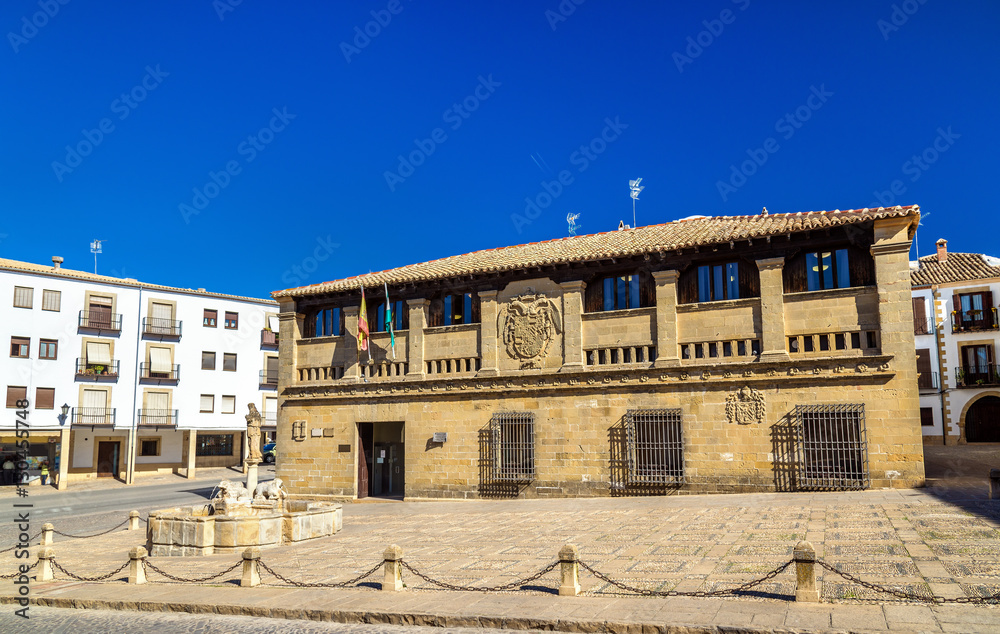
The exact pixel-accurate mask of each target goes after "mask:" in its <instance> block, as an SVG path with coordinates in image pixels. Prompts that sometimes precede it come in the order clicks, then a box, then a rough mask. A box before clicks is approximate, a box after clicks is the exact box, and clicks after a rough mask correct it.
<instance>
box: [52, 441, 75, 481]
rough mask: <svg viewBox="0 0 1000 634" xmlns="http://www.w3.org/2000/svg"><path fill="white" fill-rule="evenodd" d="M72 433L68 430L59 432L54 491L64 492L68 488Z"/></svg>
mask: <svg viewBox="0 0 1000 634" xmlns="http://www.w3.org/2000/svg"><path fill="white" fill-rule="evenodd" d="M72 434H73V432H72V431H71V430H69V429H61V430H59V473H58V475H57V476H56V477H57V480H56V490H57V491H65V490H66V488H67V487H68V486H69V449H70V440H71V439H72V437H73V436H72Z"/></svg>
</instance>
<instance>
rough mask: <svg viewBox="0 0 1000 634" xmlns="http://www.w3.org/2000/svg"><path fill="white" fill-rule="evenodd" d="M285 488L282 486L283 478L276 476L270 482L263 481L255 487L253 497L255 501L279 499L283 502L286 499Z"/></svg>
mask: <svg viewBox="0 0 1000 634" xmlns="http://www.w3.org/2000/svg"><path fill="white" fill-rule="evenodd" d="M285 495H287V494H286V493H285V489H284V487H283V486H282V483H281V478H275V479H273V480H271V481H270V482H261V483H260V484H258V485H257V488H256V489H254V492H253V499H254V502H256V501H258V500H277V501H278V502H281V501H282V500H284V499H285Z"/></svg>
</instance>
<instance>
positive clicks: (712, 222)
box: [271, 205, 920, 298]
mask: <svg viewBox="0 0 1000 634" xmlns="http://www.w3.org/2000/svg"><path fill="white" fill-rule="evenodd" d="M919 213H920V208H919V207H918V206H916V205H910V206H907V207H898V206H897V207H879V208H877V209H849V210H845V211H841V210H834V211H810V212H800V213H793V214H766V215H765V214H760V215H755V216H717V217H694V218H689V219H684V220H677V221H674V222H668V223H665V224H660V225H651V226H647V227H637V228H635V229H628V230H625V231H608V232H605V233H595V234H590V235H584V236H573V237H569V238H559V239H556V240H548V241H545V242H532V243H529V244H520V245H516V246H509V247H500V248H497V249H486V250H484V251H475V252H472V253H466V254H464V255H455V256H451V257H447V258H443V259H440V260H432V261H430V262H423V263H420V264H410V265H407V266H402V267H399V268H395V269H389V270H386V271H379V272H377V273H368V274H366V275H360V276H355V277H348V278H345V279H340V280H333V281H330V282H323V283H321V284H313V285H311V286H301V287H298V288H290V289H286V290H283V291H275V292H274V293H271V296H272V297H275V298H279V297H299V296H304V295H315V294H321V293H331V292H340V291H350V290H357V289H360V288H361V285H362V284H364V285H365V286H367V287H372V286H382V284H383V282H385V283H387V284H389V285H393V284H402V283H407V282H425V281H431V280H439V279H446V278H449V277H457V276H463V275H474V274H482V273H500V272H503V271H509V270H512V269H517V268H522V267H526V266H544V265H552V264H562V263H567V262H587V261H594V260H601V259H607V258H614V257H627V256H633V255H641V254H643V253H650V252H657V251H672V250H676V249H681V248H690V247H694V246H703V245H711V244H727V243H729V242H735V241H738V240H746V239H748V238H762V237H765V236H777V235H785V234H788V233H792V232H799V231H807V230H810V229H821V228H826V227H837V226H842V225H849V224H856V223H860V222H866V221H869V220H875V219H878V218H891V217H902V216H909V215H918V214H919Z"/></svg>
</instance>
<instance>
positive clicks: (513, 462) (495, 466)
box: [490, 412, 535, 482]
mask: <svg viewBox="0 0 1000 634" xmlns="http://www.w3.org/2000/svg"><path fill="white" fill-rule="evenodd" d="M490 445H491V447H490V449H491V451H490V453H491V458H492V460H491V462H492V465H491V466H492V472H493V473H492V476H493V477H492V479H493V480H494V481H503V482H525V481H530V480H533V479H534V478H535V415H534V414H532V413H530V412H497V413H495V414H493V418H491V419H490Z"/></svg>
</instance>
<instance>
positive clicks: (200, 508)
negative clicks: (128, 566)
mask: <svg viewBox="0 0 1000 634" xmlns="http://www.w3.org/2000/svg"><path fill="white" fill-rule="evenodd" d="M213 511H214V507H213V506H212V505H211V504H201V505H197V506H181V507H175V508H170V509H162V510H159V511H152V512H151V513H150V514H149V523H148V524H147V527H146V549H147V550H148V551H149V554H150V555H152V556H154V557H156V556H161V557H162V556H199V555H214V554H220V553H233V552H241V551H242V550H243V549H245V548H246V547H247V546H260V547H261V548H267V547H270V546H281V545H284V544H293V543H295V542H301V541H306V540H310V539H317V538H319V537H327V536H330V535H334V534H336V533H337V532H338V531H340V529H341V528H342V527H343V514H342V510H341V506H340V505H339V504H330V503H328V502H306V501H288V500H286V501H285V502H284V504H279V503H277V502H265V503H262V504H258V503H254V504H250V505H249V508H248V509H247V510H246V512H241V513H239V514H216V513H214V512H213Z"/></svg>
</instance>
